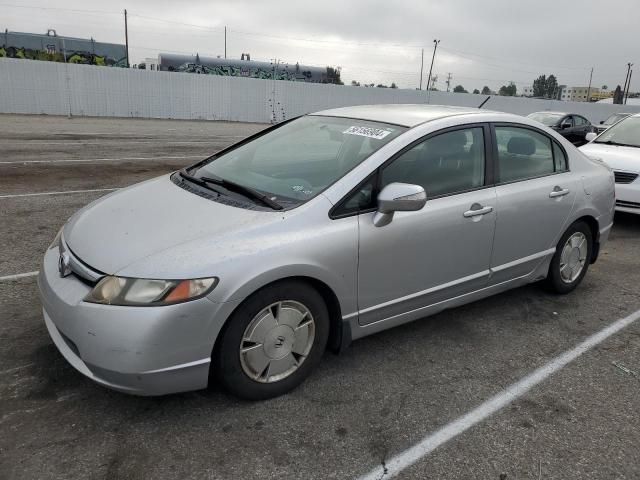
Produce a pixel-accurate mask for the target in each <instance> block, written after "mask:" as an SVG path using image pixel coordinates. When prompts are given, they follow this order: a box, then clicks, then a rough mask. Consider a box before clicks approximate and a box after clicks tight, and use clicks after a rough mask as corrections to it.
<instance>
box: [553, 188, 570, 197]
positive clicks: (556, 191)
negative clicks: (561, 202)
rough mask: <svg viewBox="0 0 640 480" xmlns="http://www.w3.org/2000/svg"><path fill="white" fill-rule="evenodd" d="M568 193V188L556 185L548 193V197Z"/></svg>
mask: <svg viewBox="0 0 640 480" xmlns="http://www.w3.org/2000/svg"><path fill="white" fill-rule="evenodd" d="M568 194H569V189H568V188H560V187H556V188H554V189H553V191H552V192H551V193H550V194H549V198H557V197H564V196H565V195H568Z"/></svg>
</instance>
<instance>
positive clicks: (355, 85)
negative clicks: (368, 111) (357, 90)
mask: <svg viewBox="0 0 640 480" xmlns="http://www.w3.org/2000/svg"><path fill="white" fill-rule="evenodd" d="M351 86H352V87H359V86H360V82H356V81H355V80H351Z"/></svg>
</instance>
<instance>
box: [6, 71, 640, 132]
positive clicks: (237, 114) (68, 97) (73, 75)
mask: <svg viewBox="0 0 640 480" xmlns="http://www.w3.org/2000/svg"><path fill="white" fill-rule="evenodd" d="M486 98H487V97H486V96H482V95H473V94H464V93H446V92H431V95H430V98H429V100H427V92H425V91H416V90H399V89H389V88H364V87H351V86H340V85H319V84H308V83H296V82H288V81H273V80H258V79H253V78H238V77H221V76H214V75H196V74H186V73H173V72H156V71H148V70H134V69H121V68H107V67H96V66H91V65H69V64H63V63H54V62H43V61H36V60H19V59H10V58H0V113H26V114H47V115H79V116H97V117H103V116H104V117H141V118H178V119H206V120H230V121H240V122H260V123H268V122H272V121H280V120H283V119H285V118H291V117H293V116H297V115H301V114H304V113H308V112H313V111H318V110H323V109H326V108H332V107H341V106H348V105H363V104H375V103H427V101H428V103H431V104H439V105H459V106H468V107H477V106H478V105H479V104H480V103H481V102H482V101H483V100H485V99H486ZM484 108H486V109H487V110H499V111H504V112H510V113H517V114H520V115H527V114H529V113H531V112H536V111H541V110H560V111H570V112H572V113H578V114H581V115H584V116H585V117H587V118H588V119H589V120H591V122H593V123H599V122H600V121H601V120H604V119H605V118H607V117H608V116H609V115H610V114H611V113H614V112H620V111H629V112H640V106H625V105H611V104H594V103H591V104H589V103H580V102H559V101H555V100H535V99H530V98H521V97H499V96H494V97H491V99H490V100H489V101H488V102H487V103H486V105H485V107H484Z"/></svg>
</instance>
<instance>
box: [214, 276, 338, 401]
mask: <svg viewBox="0 0 640 480" xmlns="http://www.w3.org/2000/svg"><path fill="white" fill-rule="evenodd" d="M282 300H294V301H296V302H299V303H302V304H303V305H304V306H305V307H307V308H308V309H309V311H310V312H311V315H312V316H313V319H314V323H315V335H314V339H313V346H312V347H311V351H310V352H309V355H308V356H307V358H306V359H305V361H304V362H303V363H302V365H301V366H300V367H299V368H298V369H297V370H296V371H295V372H293V373H292V374H291V375H289V376H288V377H286V378H284V379H282V380H280V381H277V382H273V383H261V382H257V381H255V380H253V379H252V378H250V377H249V376H247V374H246V373H245V372H244V370H243V369H242V365H241V363H240V344H241V342H242V337H243V335H244V332H245V330H246V328H247V326H248V325H249V323H251V321H252V320H253V318H254V317H255V316H256V315H257V314H258V313H259V312H260V311H261V310H263V309H264V308H265V307H267V306H269V305H271V304H273V303H276V302H279V301H282ZM328 337H329V314H328V311H327V307H326V305H325V303H324V301H323V299H322V296H321V295H320V294H319V293H318V292H317V291H316V290H315V289H314V288H313V287H311V286H310V285H309V284H307V283H306V282H300V281H282V282H278V283H275V284H272V285H269V286H267V287H264V288H263V289H261V290H259V291H257V292H256V293H254V294H253V295H251V296H250V297H248V298H247V299H246V300H245V301H244V302H243V303H242V304H241V305H240V306H239V307H238V308H237V309H236V311H235V312H234V313H233V314H232V315H231V317H229V320H228V321H227V323H226V325H225V327H224V329H223V332H222V333H221V337H220V340H219V342H218V344H217V346H216V348H215V351H214V354H213V355H212V358H213V359H214V362H215V363H214V365H213V368H212V371H213V372H214V374H215V375H214V377H215V379H217V380H218V381H220V382H221V383H222V384H223V385H224V386H225V388H226V389H227V390H228V391H230V392H231V393H233V394H234V395H236V396H238V397H241V398H244V399H247V400H262V399H266V398H271V397H275V396H278V395H282V394H284V393H286V392H288V391H290V390H292V389H294V388H295V387H297V386H298V385H299V384H300V383H302V382H303V381H304V379H305V378H306V377H307V376H308V375H309V374H310V372H311V370H313V368H314V367H315V366H316V365H317V364H318V363H319V362H320V359H321V358H322V355H323V353H324V350H325V348H326V345H327V340H328Z"/></svg>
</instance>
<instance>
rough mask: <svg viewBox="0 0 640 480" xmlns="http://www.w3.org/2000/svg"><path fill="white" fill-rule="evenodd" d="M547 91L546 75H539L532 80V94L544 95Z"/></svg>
mask: <svg viewBox="0 0 640 480" xmlns="http://www.w3.org/2000/svg"><path fill="white" fill-rule="evenodd" d="M546 93H547V76H546V75H540V76H539V77H538V78H536V79H535V80H534V81H533V96H534V97H544V96H545V95H546Z"/></svg>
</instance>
